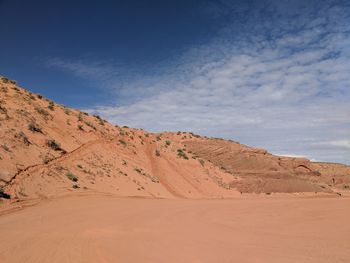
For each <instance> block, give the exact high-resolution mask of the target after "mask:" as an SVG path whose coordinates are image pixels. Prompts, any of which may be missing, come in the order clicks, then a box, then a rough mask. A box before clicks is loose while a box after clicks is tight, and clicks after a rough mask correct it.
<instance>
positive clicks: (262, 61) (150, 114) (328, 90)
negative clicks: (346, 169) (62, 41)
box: [51, 1, 350, 164]
mask: <svg viewBox="0 0 350 263" xmlns="http://www.w3.org/2000/svg"><path fill="white" fill-rule="evenodd" d="M316 3H317V1H316V2H315V5H316ZM283 5H284V7H285V5H286V3H283V4H282V5H281V6H283ZM281 6H278V7H276V6H273V5H272V6H270V8H271V10H279V11H276V12H285V10H284V9H281ZM294 8H295V10H298V8H300V7H299V6H294ZM347 11H348V12H345V11H344V10H341V9H339V8H337V7H336V6H335V5H331V4H329V5H326V6H315V9H311V10H309V9H307V12H306V14H305V13H304V16H306V17H302V16H300V17H296V18H295V15H296V13H297V12H294V11H293V10H289V12H290V14H289V15H290V16H291V17H292V18H293V19H292V18H290V17H288V15H287V18H286V19H285V20H282V21H281V25H278V26H277V25H274V24H273V23H275V22H276V21H274V20H273V18H271V20H268V21H265V23H261V24H259V25H248V26H247V30H248V32H247V34H241V35H238V36H232V35H230V34H233V32H234V29H233V28H230V26H231V27H233V25H232V24H230V26H227V27H226V28H224V29H223V31H222V34H221V35H220V36H219V37H217V38H216V39H214V40H213V41H212V42H210V43H207V44H205V45H203V46H200V47H193V48H192V49H190V50H189V51H188V52H186V53H185V54H184V55H183V56H181V57H180V58H179V60H178V61H177V62H176V63H174V64H176V65H175V66H174V65H172V66H168V68H169V72H168V73H166V74H161V75H158V76H157V75H156V74H155V76H152V77H147V78H146V77H144V78H137V79H135V80H134V81H132V82H130V81H129V82H127V83H126V84H125V83H123V85H122V88H121V85H120V84H118V81H120V79H119V77H115V72H114V71H115V68H113V67H109V66H108V65H104V64H102V65H100V64H96V63H95V64H93V65H92V66H86V65H83V64H81V63H80V62H78V63H65V62H63V61H62V60H59V59H58V60H56V61H55V62H54V63H51V66H57V67H61V68H66V69H68V70H71V71H72V72H73V73H74V74H76V75H79V76H81V77H88V78H90V77H91V78H92V77H94V78H99V79H101V80H104V81H105V83H107V84H108V85H109V86H110V88H113V86H115V85H119V86H118V87H119V88H118V91H117V92H118V95H119V96H125V97H126V98H128V103H126V104H124V105H118V104H116V105H115V106H113V105H112V106H104V105H101V106H97V107H96V108H94V109H90V111H93V112H95V113H98V114H101V115H102V116H104V117H105V118H107V119H109V120H110V121H112V122H115V123H117V124H120V125H129V126H134V127H142V128H146V129H149V130H151V131H162V130H191V131H194V132H196V133H200V134H205V135H211V136H216V137H217V136H223V137H225V138H232V139H234V140H239V141H241V142H242V143H245V144H250V145H254V146H259V147H266V148H267V149H269V150H271V151H272V152H279V153H281V154H285V153H290V152H294V153H295V155H302V156H307V157H308V158H314V159H317V160H328V161H337V162H347V163H349V164H350V147H349V138H350V103H349V101H350V74H349V72H350V48H349V47H350V37H349V33H348V32H349V30H350V26H349V25H348V23H346V24H344V22H345V21H347V19H350V16H349V10H347ZM215 12H217V10H215ZM244 12H247V11H246V10H244ZM278 15H280V14H277V15H276V16H277V17H278ZM247 19H249V18H247ZM255 19H259V18H255ZM255 22H257V21H255ZM283 22H285V23H283ZM288 22H289V23H288ZM342 22H343V23H342ZM288 24H292V25H293V29H295V28H298V29H300V30H293V31H292V30H289V29H290V26H289V25H288ZM269 29H271V35H272V36H268V35H267V34H266V32H269ZM260 31H261V32H262V33H261V34H260ZM223 33H226V34H227V35H223ZM155 72H157V69H156V68H155ZM110 76H112V78H111V77H110ZM135 94H138V95H135ZM130 101H131V102H130Z"/></svg>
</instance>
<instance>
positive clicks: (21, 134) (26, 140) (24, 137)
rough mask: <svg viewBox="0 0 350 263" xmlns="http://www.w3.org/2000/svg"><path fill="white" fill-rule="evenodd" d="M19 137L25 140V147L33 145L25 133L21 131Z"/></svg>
mask: <svg viewBox="0 0 350 263" xmlns="http://www.w3.org/2000/svg"><path fill="white" fill-rule="evenodd" d="M18 136H19V138H21V139H22V140H23V142H24V144H25V145H29V144H31V143H30V141H29V139H28V137H27V135H25V133H24V132H22V131H21V132H20V133H19V135H18Z"/></svg>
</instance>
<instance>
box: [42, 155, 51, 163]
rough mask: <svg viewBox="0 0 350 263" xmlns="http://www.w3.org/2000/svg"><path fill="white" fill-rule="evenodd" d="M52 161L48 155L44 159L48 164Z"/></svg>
mask: <svg viewBox="0 0 350 263" xmlns="http://www.w3.org/2000/svg"><path fill="white" fill-rule="evenodd" d="M49 162H50V158H49V157H48V156H45V157H44V159H43V164H48V163H49Z"/></svg>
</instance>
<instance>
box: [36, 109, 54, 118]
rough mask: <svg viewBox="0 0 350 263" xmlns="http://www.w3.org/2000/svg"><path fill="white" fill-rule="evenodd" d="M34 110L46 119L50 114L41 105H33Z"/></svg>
mask: <svg viewBox="0 0 350 263" xmlns="http://www.w3.org/2000/svg"><path fill="white" fill-rule="evenodd" d="M35 110H36V111H37V112H38V113H39V114H41V115H42V116H43V117H44V118H45V119H47V118H48V117H49V116H51V115H50V113H49V112H48V111H47V110H45V109H43V108H41V107H35Z"/></svg>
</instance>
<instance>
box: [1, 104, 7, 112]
mask: <svg viewBox="0 0 350 263" xmlns="http://www.w3.org/2000/svg"><path fill="white" fill-rule="evenodd" d="M0 113H2V114H7V109H6V108H5V107H4V106H1V105H0Z"/></svg>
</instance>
